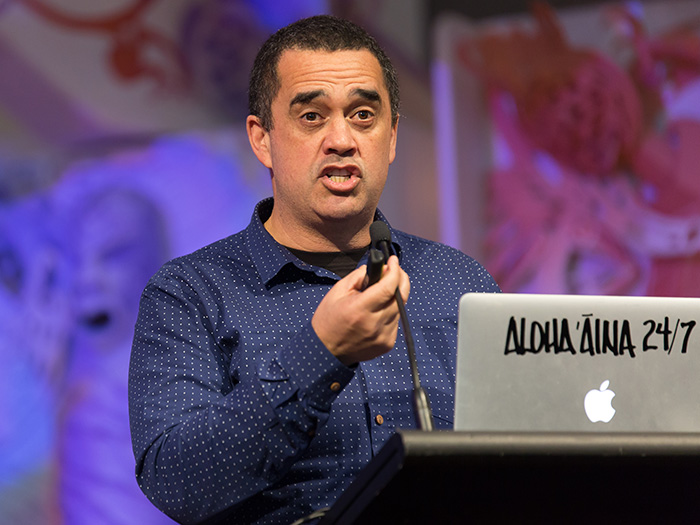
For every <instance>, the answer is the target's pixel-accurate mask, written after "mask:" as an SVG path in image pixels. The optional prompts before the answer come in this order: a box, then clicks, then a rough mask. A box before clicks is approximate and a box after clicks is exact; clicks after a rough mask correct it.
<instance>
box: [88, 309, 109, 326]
mask: <svg viewBox="0 0 700 525" xmlns="http://www.w3.org/2000/svg"><path fill="white" fill-rule="evenodd" d="M111 321H112V318H111V316H110V315H109V313H108V312H107V311H99V312H95V313H93V314H90V315H86V316H84V317H83V324H84V325H85V326H87V327H88V328H89V329H90V330H102V329H103V328H106V327H107V326H108V325H109V323H110V322H111Z"/></svg>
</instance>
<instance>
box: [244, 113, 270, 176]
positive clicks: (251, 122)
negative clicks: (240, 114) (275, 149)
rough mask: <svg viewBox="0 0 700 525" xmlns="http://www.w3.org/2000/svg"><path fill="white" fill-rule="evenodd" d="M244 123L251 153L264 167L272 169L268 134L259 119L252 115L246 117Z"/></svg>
mask: <svg viewBox="0 0 700 525" xmlns="http://www.w3.org/2000/svg"><path fill="white" fill-rule="evenodd" d="M245 123H246V131H247V132H248V140H249V141H250V147H251V148H252V149H253V153H255V156H256V157H257V158H258V160H259V161H260V162H261V163H262V164H263V165H264V166H265V167H267V168H270V169H272V156H271V155H270V133H269V132H268V131H267V130H266V129H265V128H264V127H263V125H262V123H261V122H260V119H259V118H258V117H256V116H254V115H248V118H247V119H246V121H245Z"/></svg>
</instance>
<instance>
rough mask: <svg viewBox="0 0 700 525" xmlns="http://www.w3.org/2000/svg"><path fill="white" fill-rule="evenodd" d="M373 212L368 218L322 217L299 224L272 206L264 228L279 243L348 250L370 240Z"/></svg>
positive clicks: (320, 249) (314, 249) (308, 248)
mask: <svg viewBox="0 0 700 525" xmlns="http://www.w3.org/2000/svg"><path fill="white" fill-rule="evenodd" d="M373 219H374V213H372V215H370V217H369V220H368V219H366V218H362V219H359V218H352V219H348V218H346V219H343V220H339V221H323V220H320V221H319V222H318V223H317V224H314V225H296V224H294V223H293V222H291V221H285V220H281V218H280V217H279V216H277V215H275V210H274V209H273V210H272V214H271V215H270V218H269V219H268V220H267V221H265V229H266V230H267V231H268V232H269V233H270V235H272V238H273V239H275V240H276V241H277V242H278V243H280V244H282V245H283V246H288V247H289V248H294V249H297V250H303V251H306V252H334V251H340V252H348V251H351V250H359V249H361V248H366V247H367V246H368V245H369V243H370V237H369V225H370V224H371V223H372V220H373Z"/></svg>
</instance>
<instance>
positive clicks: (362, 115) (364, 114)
mask: <svg viewBox="0 0 700 525" xmlns="http://www.w3.org/2000/svg"><path fill="white" fill-rule="evenodd" d="M356 115H357V118H359V119H360V120H369V119H370V118H372V112H371V111H369V110H366V109H361V110H360V111H358V112H357V113H356Z"/></svg>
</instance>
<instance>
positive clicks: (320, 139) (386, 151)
mask: <svg viewBox="0 0 700 525" xmlns="http://www.w3.org/2000/svg"><path fill="white" fill-rule="evenodd" d="M278 76H279V79H280V84H281V85H280V89H279V92H278V94H277V96H276V98H275V99H274V100H273V103H272V108H271V109H272V118H273V126H272V130H270V131H266V130H264V129H263V128H262V126H260V123H259V121H258V119H257V118H256V117H253V116H251V117H249V118H248V133H249V137H250V140H251V145H252V146H253V150H254V151H255V153H256V155H257V157H258V159H259V160H260V161H261V162H262V163H263V164H264V165H265V166H267V167H268V168H270V170H271V173H272V188H273V193H274V197H275V206H274V210H273V214H272V217H270V221H268V225H266V226H268V229H269V230H270V232H271V233H272V235H273V237H275V238H277V240H278V241H281V242H282V241H283V240H281V239H279V238H278V235H276V232H277V233H279V231H280V227H281V229H282V230H284V232H286V233H287V234H289V236H292V237H294V236H295V235H297V234H299V233H300V232H305V231H306V232H308V231H324V230H328V229H329V228H335V229H338V228H341V229H351V230H352V229H353V228H355V229H356V230H359V229H360V228H364V229H366V228H367V227H368V226H369V223H371V221H372V219H373V216H374V211H375V209H376V206H377V203H378V202H379V197H380V195H381V192H382V190H383V188H384V184H385V182H386V177H387V173H388V170H389V164H391V162H393V160H394V157H395V154H396V131H397V127H396V125H392V122H391V108H390V103H389V94H388V92H387V89H386V86H385V84H384V79H383V75H382V71H381V68H380V66H379V62H378V61H377V59H376V58H375V57H374V55H372V53H370V52H369V51H367V50H359V51H355V50H347V51H334V52H324V51H308V50H287V51H285V52H284V53H283V54H282V56H281V58H280V61H279V64H278ZM367 235H368V234H367ZM282 236H284V235H283V234H282ZM297 238H298V237H297ZM288 245H289V244H288ZM302 248H303V247H302Z"/></svg>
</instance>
